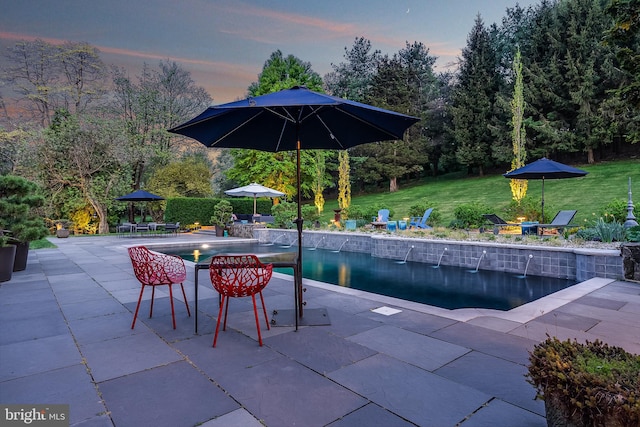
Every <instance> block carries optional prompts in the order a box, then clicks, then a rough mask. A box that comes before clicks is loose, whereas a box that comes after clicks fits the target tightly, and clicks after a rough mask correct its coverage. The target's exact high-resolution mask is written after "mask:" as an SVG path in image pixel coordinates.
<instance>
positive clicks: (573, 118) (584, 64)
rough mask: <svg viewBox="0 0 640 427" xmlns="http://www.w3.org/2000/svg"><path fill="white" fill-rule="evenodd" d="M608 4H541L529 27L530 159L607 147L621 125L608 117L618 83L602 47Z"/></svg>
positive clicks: (610, 55)
mask: <svg viewBox="0 0 640 427" xmlns="http://www.w3.org/2000/svg"><path fill="white" fill-rule="evenodd" d="M607 1H608V0H568V1H563V2H557V3H551V2H547V1H543V2H542V3H541V4H540V6H539V7H538V8H537V9H536V11H535V18H534V19H535V24H536V25H532V26H531V31H532V32H531V35H530V38H531V43H530V47H529V49H530V51H529V52H523V55H524V56H525V57H526V58H528V59H529V60H530V61H531V63H530V64H529V67H528V70H527V73H526V74H527V75H526V77H527V78H528V79H529V80H530V85H528V86H530V90H529V91H528V92H527V94H526V95H525V96H526V97H527V98H528V99H529V105H530V107H531V109H530V112H531V118H530V120H529V121H528V125H529V126H528V127H529V128H530V129H531V130H532V138H533V139H534V141H536V146H535V147H534V148H532V153H533V154H534V155H535V156H536V157H541V156H543V155H546V156H548V155H550V154H553V153H574V152H585V153H586V160H587V161H588V162H589V163H593V162H594V161H595V154H594V152H595V150H596V149H599V148H602V147H603V146H605V145H607V144H610V143H611V142H612V141H613V139H614V137H615V135H616V133H618V131H619V130H618V129H619V126H620V124H621V123H619V122H616V120H612V117H611V116H610V114H609V111H608V110H609V108H608V103H609V98H610V92H611V91H612V90H614V89H616V88H617V87H618V86H619V84H620V82H621V74H620V72H619V71H618V70H617V69H616V67H617V66H616V60H615V56H614V52H613V50H612V49H611V47H609V46H606V45H605V44H603V43H602V38H603V32H604V31H605V30H606V29H607V28H609V27H610V26H611V22H612V21H611V18H610V17H609V16H608V15H606V14H605V13H604V6H605V4H606V3H607Z"/></svg>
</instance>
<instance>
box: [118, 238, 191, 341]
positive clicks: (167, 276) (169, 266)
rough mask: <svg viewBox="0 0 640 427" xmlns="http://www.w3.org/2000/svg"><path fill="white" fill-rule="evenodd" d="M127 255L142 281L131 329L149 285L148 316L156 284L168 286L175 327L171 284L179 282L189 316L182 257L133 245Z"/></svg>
mask: <svg viewBox="0 0 640 427" xmlns="http://www.w3.org/2000/svg"><path fill="white" fill-rule="evenodd" d="M129 257H130V258H131V264H132V265H133V272H134V273H135V275H136V278H137V279H138V281H139V282H140V283H142V289H141V290H140V297H139V298H138V305H137V306H136V313H135V314H134V315H133V323H132V324H131V329H133V328H134V327H135V326H136V319H137V317H138V310H139V309H140V302H141V301H142V294H143V293H144V288H145V286H151V289H152V291H151V309H150V310H149V317H151V316H152V315H153V299H154V297H155V293H156V286H163V285H167V286H169V301H170V302H171V318H172V319H173V329H175V328H176V316H175V313H174V311H173V290H172V288H173V285H174V284H180V287H181V288H182V296H183V297H184V304H185V306H186V307H187V313H188V314H189V317H191V310H189V304H188V303H187V295H186V294H185V292H184V286H183V282H184V281H185V279H186V278H187V270H186V269H185V267H184V261H183V260H182V258H180V257H177V256H174V255H165V254H159V253H157V252H151V251H150V250H149V249H147V248H146V247H144V246H133V247H131V248H129Z"/></svg>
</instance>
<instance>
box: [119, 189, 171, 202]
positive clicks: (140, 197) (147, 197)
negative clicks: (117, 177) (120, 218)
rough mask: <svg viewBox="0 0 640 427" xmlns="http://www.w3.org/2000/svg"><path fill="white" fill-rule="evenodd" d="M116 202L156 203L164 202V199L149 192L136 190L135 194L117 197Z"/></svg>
mask: <svg viewBox="0 0 640 427" xmlns="http://www.w3.org/2000/svg"><path fill="white" fill-rule="evenodd" d="M116 200H118V201H121V202H154V201H156V200H164V197H162V196H158V195H157V194H153V193H149V192H148V191H144V190H136V191H134V192H133V193H129V194H125V195H124V196H120V197H117V198H116Z"/></svg>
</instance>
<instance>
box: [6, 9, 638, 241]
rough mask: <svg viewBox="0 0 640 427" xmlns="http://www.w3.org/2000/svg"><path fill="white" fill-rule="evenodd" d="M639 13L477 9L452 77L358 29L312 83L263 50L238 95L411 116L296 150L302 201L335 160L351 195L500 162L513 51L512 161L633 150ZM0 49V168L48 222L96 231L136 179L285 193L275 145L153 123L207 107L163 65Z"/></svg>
mask: <svg viewBox="0 0 640 427" xmlns="http://www.w3.org/2000/svg"><path fill="white" fill-rule="evenodd" d="M639 9H640V6H639V5H638V2H637V1H636V0H556V1H552V0H542V1H541V2H540V3H539V4H537V5H534V6H530V7H528V8H521V7H520V6H518V5H516V6H515V7H513V8H508V9H507V10H506V12H505V16H504V17H503V19H502V21H501V22H500V23H497V24H492V25H489V26H487V25H485V23H484V22H483V20H482V18H481V16H477V18H476V20H475V23H474V26H473V28H472V29H471V30H470V32H469V34H468V38H467V43H466V46H465V47H464V48H463V50H462V54H461V57H460V58H459V61H458V64H457V65H458V67H457V69H456V70H455V71H444V72H442V71H440V72H438V71H436V70H435V69H434V66H435V62H436V57H434V56H432V55H431V54H430V53H429V48H428V47H427V46H426V45H424V44H423V43H421V42H419V41H414V42H406V45H405V46H404V47H403V48H402V49H400V50H399V51H398V52H396V53H394V54H392V55H389V54H383V53H382V52H381V51H380V50H377V49H375V48H374V46H373V45H372V43H371V41H369V40H367V39H365V38H363V37H358V38H356V39H355V41H354V43H353V45H352V46H349V47H345V48H344V60H343V61H342V62H340V63H338V64H332V71H331V72H330V73H328V74H327V75H325V76H323V77H321V76H319V75H318V74H317V73H316V72H314V71H313V69H312V65H311V64H310V63H309V62H305V61H303V60H302V59H299V58H296V57H294V56H292V55H288V56H285V55H284V54H283V53H282V52H281V51H279V50H278V51H276V52H274V53H273V54H272V55H271V56H270V58H269V59H268V60H267V61H266V62H265V64H264V67H263V69H262V72H261V73H260V74H259V76H258V79H257V81H256V82H253V83H250V84H249V85H248V88H247V95H251V96H259V95H261V94H264V93H269V92H272V91H276V90H280V89H284V88H288V87H291V86H294V85H301V84H302V85H306V86H308V87H309V88H310V89H312V90H317V91H324V92H326V93H329V94H332V95H336V96H340V97H344V98H348V99H351V100H355V101H360V102H365V103H369V104H372V105H376V106H379V107H382V108H387V109H391V110H394V111H398V112H401V113H404V114H409V115H413V116H417V117H420V118H421V121H420V122H419V123H418V124H417V125H415V126H413V127H412V128H411V129H409V131H408V132H407V134H406V136H405V138H404V139H403V140H401V141H386V142H377V143H372V144H366V145H362V146H359V147H355V148H352V149H350V150H349V152H348V156H347V157H346V160H345V154H346V153H342V154H340V153H338V152H322V153H303V173H302V179H303V188H302V189H303V195H304V197H305V198H307V199H314V200H315V201H316V204H318V203H322V196H323V193H324V194H325V195H327V194H329V193H333V192H336V193H338V194H344V191H345V190H344V188H342V189H339V188H338V183H339V181H340V177H339V175H340V173H341V172H340V171H341V170H342V171H344V169H345V161H346V164H347V165H349V167H348V169H349V170H348V172H347V173H348V177H349V181H350V183H351V185H352V186H353V187H354V189H356V191H362V190H366V189H368V188H373V187H384V186H387V185H388V188H389V190H390V191H395V190H397V189H398V188H400V185H401V183H403V182H407V181H409V180H419V179H420V178H422V177H425V176H434V175H438V174H442V173H448V172H454V171H465V172H466V173H469V174H479V175H482V174H485V173H487V172H490V171H500V172H504V171H506V170H508V169H509V165H511V164H512V161H513V157H514V152H513V147H514V145H513V140H512V132H513V110H512V100H513V98H514V89H515V86H516V80H517V79H516V75H515V71H514V61H515V59H516V54H517V52H519V54H518V55H519V57H518V58H519V59H518V61H519V63H520V64H521V65H520V66H521V77H520V79H521V82H522V84H521V88H520V90H521V92H522V98H523V102H522V120H521V124H522V128H521V130H520V131H519V132H520V137H521V138H522V140H523V142H521V145H522V148H523V149H524V151H525V153H524V154H523V155H526V157H527V158H529V159H535V158H539V157H542V156H548V157H552V158H554V159H559V160H564V161H570V162H576V163H579V162H590V163H592V162H595V161H598V160H600V159H606V158H615V157H626V156H630V155H631V156H636V155H637V154H638V153H639V152H640V150H639V149H638V147H639V145H638V144H637V142H638V141H639V140H640V114H639V111H640V102H639V101H638V100H639V99H640V96H638V93H639V92H640V83H639V81H640V77H639V75H640V73H638V71H637V70H638V69H640V59H639V57H638V55H639V54H638V52H640V30H639V27H640V23H639V19H640V18H638V16H639V15H640V13H639ZM6 56H7V63H8V64H9V65H8V66H7V67H5V68H4V69H3V70H2V73H1V75H0V78H1V82H2V83H3V84H4V85H5V86H6V87H7V88H9V89H11V90H12V92H13V95H14V96H15V102H14V101H13V98H12V99H11V100H9V99H6V100H5V99H2V98H0V112H2V117H1V118H0V119H1V120H2V121H1V122H0V124H1V127H0V142H1V145H0V173H2V174H7V173H12V174H17V175H22V176H25V177H28V178H31V179H34V180H36V181H37V182H40V183H41V184H42V185H43V186H44V187H45V188H46V190H47V195H48V197H47V200H48V214H47V215H48V216H50V217H58V218H62V217H71V216H73V217H74V219H75V222H84V223H86V224H87V227H88V226H89V224H95V227H96V231H100V232H105V231H106V230H108V224H109V223H113V222H115V221H117V217H118V216H119V215H120V214H121V213H122V212H121V210H120V208H119V207H118V205H115V204H114V202H113V199H114V198H115V197H117V196H118V195H122V194H124V193H126V192H129V191H131V190H132V189H138V188H141V187H144V188H145V189H147V190H150V191H156V192H157V193H159V194H162V195H164V196H166V197H171V196H196V197H205V196H208V195H211V194H212V193H213V192H216V191H218V192H219V191H221V190H225V189H228V188H230V187H231V186H234V185H239V184H246V183H249V182H252V181H259V182H261V183H263V184H265V185H270V186H273V187H275V188H278V189H280V190H281V191H285V192H286V193H287V194H294V193H295V191H294V186H295V184H294V180H295V173H294V170H295V159H294V157H293V156H292V155H291V153H260V152H255V151H250V150H221V151H220V152H219V153H217V156H215V157H213V158H212V157H211V156H209V155H208V153H210V152H211V151H212V150H210V151H206V150H205V149H204V147H202V146H200V145H199V144H196V143H191V142H189V141H186V140H185V139H184V138H181V137H178V136H175V135H171V134H169V133H167V132H166V129H168V128H170V127H172V126H174V125H176V124H178V123H180V122H182V121H185V120H187V119H190V118H192V117H193V116H195V115H196V114H198V113H199V112H201V111H202V110H203V109H204V108H206V106H207V105H209V104H210V103H211V102H212V98H211V96H210V95H209V94H208V93H207V92H206V91H205V90H204V89H203V88H202V87H200V86H198V85H197V84H196V83H195V82H194V81H193V80H192V78H191V76H190V74H189V73H188V72H187V71H185V69H184V68H182V66H180V65H179V64H177V63H175V62H173V61H171V60H166V61H161V62H160V63H159V64H158V66H157V67H152V66H149V65H148V64H145V65H144V66H143V68H142V72H141V73H140V75H138V76H135V77H131V76H130V75H129V74H128V73H127V71H126V70H124V69H121V68H116V67H109V66H107V65H106V64H104V63H103V61H102V59H101V58H100V53H99V51H98V50H97V49H96V48H95V47H92V46H91V45H89V44H86V43H72V42H67V43H65V44H63V45H52V44H49V43H46V42H44V41H42V40H35V41H22V42H19V43H16V45H15V46H13V47H12V48H11V49H9V51H8V52H7V53H6ZM213 151H214V152H215V150H213ZM343 181H344V180H343Z"/></svg>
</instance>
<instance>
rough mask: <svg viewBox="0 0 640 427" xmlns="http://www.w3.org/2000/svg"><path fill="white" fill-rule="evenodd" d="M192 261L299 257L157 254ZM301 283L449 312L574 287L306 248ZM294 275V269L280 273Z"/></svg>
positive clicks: (245, 247)
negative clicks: (215, 257) (222, 257)
mask: <svg viewBox="0 0 640 427" xmlns="http://www.w3.org/2000/svg"><path fill="white" fill-rule="evenodd" d="M154 250H157V251H158V252H163V253H167V254H173V255H179V256H181V257H182V258H184V259H185V260H189V261H195V262H198V261H206V260H207V259H208V258H210V257H211V256H213V255H216V254H220V253H256V254H268V253H282V252H295V251H297V248H296V247H281V246H277V245H275V246H273V245H272V246H262V245H259V244H236V245H224V246H222V245H211V246H210V247H208V248H203V247H198V248H197V251H198V252H197V253H194V251H195V250H196V249H195V248H193V247H192V248H176V247H174V248H170V247H166V248H154ZM302 260H303V265H302V270H303V277H305V278H308V279H313V280H317V281H320V282H325V283H331V284H334V285H338V286H342V287H347V288H353V289H359V290H362V291H367V292H372V293H375V294H380V295H386V296H391V297H395V298H400V299H403V300H407V301H414V302H418V303H423V304H428V305H433V306H437V307H442V308H447V309H457V308H470V307H475V308H491V309H497V310H510V309H512V308H515V307H518V306H520V305H522V304H526V303H528V302H531V301H534V300H536V299H538V298H541V297H543V296H545V295H549V294H551V293H554V292H556V291H559V290H561V289H564V288H567V287H569V286H571V285H573V284H575V281H572V280H565V279H556V278H550V277H540V276H527V277H523V276H518V275H514V274H511V273H504V272H498V271H489V270H478V271H475V270H469V269H465V268H460V267H452V266H444V265H441V266H439V267H437V266H435V265H432V264H425V263H420V262H407V263H401V262H398V261H394V260H390V259H385V258H372V257H371V256H370V255H369V254H363V253H356V252H336V251H331V250H326V249H317V250H312V249H309V248H305V250H304V253H303V256H302ZM278 270H280V272H281V273H285V274H291V269H276V271H278Z"/></svg>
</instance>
